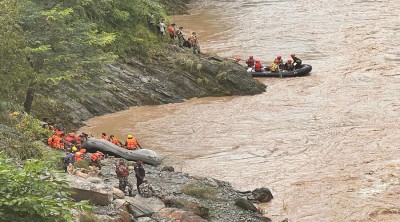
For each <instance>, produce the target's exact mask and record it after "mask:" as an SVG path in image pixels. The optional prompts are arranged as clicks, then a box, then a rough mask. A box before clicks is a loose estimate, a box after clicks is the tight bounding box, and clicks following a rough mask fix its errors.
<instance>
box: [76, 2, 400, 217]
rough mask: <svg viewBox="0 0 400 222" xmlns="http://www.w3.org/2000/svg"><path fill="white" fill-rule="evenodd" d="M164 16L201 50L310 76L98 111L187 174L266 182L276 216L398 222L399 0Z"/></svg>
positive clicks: (241, 7)
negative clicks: (295, 68) (236, 93)
mask: <svg viewBox="0 0 400 222" xmlns="http://www.w3.org/2000/svg"><path fill="white" fill-rule="evenodd" d="M191 8H192V9H191V11H190V15H183V16H171V18H170V19H171V21H174V22H175V23H176V24H177V27H179V26H183V27H184V32H185V34H186V36H188V35H189V33H190V32H192V31H196V32H197V34H198V38H199V41H200V45H201V48H202V51H203V52H206V53H216V54H218V55H221V56H226V57H230V58H242V59H243V60H245V59H246V58H247V57H248V56H249V55H253V56H254V57H255V58H256V59H259V60H261V62H262V63H263V64H265V65H269V64H270V63H271V61H272V60H273V59H274V58H275V57H276V56H277V55H281V56H282V57H283V59H285V60H286V59H289V57H290V56H289V55H290V54H291V53H296V55H297V56H298V57H299V58H301V59H302V60H303V63H306V64H311V65H312V66H313V70H312V73H311V75H310V76H306V77H299V78H283V79H280V78H271V79H259V81H261V82H263V83H264V84H266V85H267V86H268V88H267V91H266V92H265V93H263V94H260V95H256V96H243V97H223V98H201V99H192V100H189V101H186V102H184V103H180V104H167V105H161V106H144V107H133V108H131V109H129V110H126V111H122V112H118V113H113V114H108V115H105V116H101V117H96V118H93V119H91V120H89V121H88V122H87V127H84V128H82V129H81V131H85V132H90V133H92V134H93V135H100V134H101V133H102V132H106V133H108V134H114V135H116V136H117V137H118V138H120V139H121V140H123V139H124V138H125V137H126V135H127V134H133V135H134V136H135V137H137V138H138V140H139V143H141V145H142V146H143V147H146V148H149V149H154V150H156V151H157V152H159V153H160V154H161V155H163V156H165V157H166V158H165V163H166V164H167V165H172V166H174V167H175V170H176V171H184V172H187V173H190V174H192V175H197V176H207V177H215V178H218V179H221V180H226V181H229V182H231V183H232V185H233V186H234V187H235V188H237V189H240V190H252V189H254V188H258V187H268V188H270V189H271V191H272V193H273V195H274V199H273V200H272V201H271V202H270V203H266V204H260V205H259V207H261V208H262V209H264V211H265V215H266V216H268V217H270V218H272V219H273V221H280V220H282V219H284V218H289V221H307V222H308V221H400V171H399V170H400V154H399V149H400V125H399V124H400V115H399V113H400V46H399V44H400V34H399V33H400V19H399V15H400V2H399V1H398V0H386V1H371V0H337V1H328V0H314V1H310V0H297V1H294V0H281V1H278V0H222V1H221V0H207V1H206V0H203V1H196V3H194V4H192V5H191Z"/></svg>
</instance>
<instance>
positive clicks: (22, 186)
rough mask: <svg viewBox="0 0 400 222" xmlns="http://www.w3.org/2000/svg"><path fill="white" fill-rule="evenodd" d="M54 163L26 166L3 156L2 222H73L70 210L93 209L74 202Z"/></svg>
mask: <svg viewBox="0 0 400 222" xmlns="http://www.w3.org/2000/svg"><path fill="white" fill-rule="evenodd" d="M54 161H55V160H54V159H53V160H52V161H42V160H33V159H31V160H28V161H26V162H25V163H24V164H23V166H21V167H18V165H17V164H16V163H15V162H14V161H13V159H7V158H5V157H4V155H2V154H0V184H1V186H0V193H1V194H2V195H1V196H0V218H1V219H2V220H3V221H49V222H50V221H72V219H73V215H72V213H71V209H76V210H79V211H82V210H90V209H91V207H90V206H89V205H88V203H87V202H73V201H71V200H70V199H69V198H68V193H67V192H65V191H64V190H66V188H67V187H68V185H67V182H66V180H65V179H63V178H62V177H61V174H59V173H58V172H57V171H56V170H54V169H53V167H52V166H53V165H54Z"/></svg>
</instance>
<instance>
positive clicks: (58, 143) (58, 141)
mask: <svg viewBox="0 0 400 222" xmlns="http://www.w3.org/2000/svg"><path fill="white" fill-rule="evenodd" d="M61 140H62V138H61V137H60V136H58V135H53V137H52V145H51V147H53V148H58V149H62V148H64V144H62V143H61Z"/></svg>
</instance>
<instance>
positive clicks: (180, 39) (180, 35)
mask: <svg viewBox="0 0 400 222" xmlns="http://www.w3.org/2000/svg"><path fill="white" fill-rule="evenodd" d="M182 30H183V27H182V26H181V27H179V29H178V30H176V33H175V34H176V36H177V37H178V46H179V47H181V48H183V42H184V41H185V38H184V37H183V32H182Z"/></svg>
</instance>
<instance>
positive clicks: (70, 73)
mask: <svg viewBox="0 0 400 222" xmlns="http://www.w3.org/2000/svg"><path fill="white" fill-rule="evenodd" d="M165 17H166V13H165V11H164V9H163V6H162V5H161V4H160V3H158V1H151V0H136V1H131V0H120V1H109V0H71V1H61V0H51V1H50V0H22V1H21V0H4V1H0V27H1V32H0V64H1V66H0V77H1V79H2V80H4V81H3V82H2V83H0V85H1V86H2V87H0V100H3V101H16V102H17V103H18V104H23V107H24V110H25V111H26V112H28V113H30V112H31V109H32V104H33V102H34V98H35V93H36V91H37V89H38V88H43V87H45V85H46V84H48V85H53V86H54V85H57V84H59V83H60V82H65V81H71V82H72V81H73V79H74V78H75V77H76V76H79V77H80V78H85V76H86V77H88V75H87V74H89V73H98V72H100V71H101V68H102V67H101V65H102V64H105V63H109V62H112V61H114V60H115V59H117V58H118V57H119V58H121V59H123V58H126V57H129V56H131V55H144V56H148V55H151V54H152V53H154V52H156V49H157V48H158V47H159V45H158V39H157V34H156V31H155V29H154V27H155V24H156V23H157V22H156V21H159V20H161V19H162V18H165ZM150 22H152V24H153V25H151V24H150ZM37 107H40V106H37Z"/></svg>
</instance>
